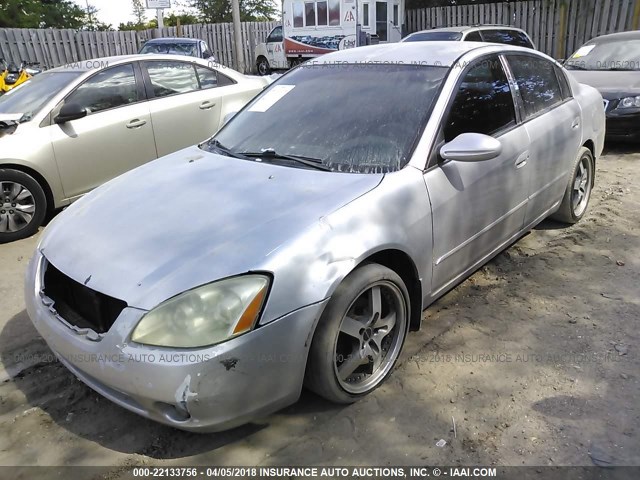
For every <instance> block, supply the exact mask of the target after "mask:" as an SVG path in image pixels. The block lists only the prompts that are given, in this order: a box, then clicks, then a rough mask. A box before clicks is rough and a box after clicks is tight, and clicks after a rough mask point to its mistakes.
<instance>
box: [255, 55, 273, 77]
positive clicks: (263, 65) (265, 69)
mask: <svg viewBox="0 0 640 480" xmlns="http://www.w3.org/2000/svg"><path fill="white" fill-rule="evenodd" d="M256 67H257V68H258V74H260V75H269V74H270V73H271V67H270V66H269V61H268V60H267V59H266V58H265V57H259V58H258V61H257V62H256Z"/></svg>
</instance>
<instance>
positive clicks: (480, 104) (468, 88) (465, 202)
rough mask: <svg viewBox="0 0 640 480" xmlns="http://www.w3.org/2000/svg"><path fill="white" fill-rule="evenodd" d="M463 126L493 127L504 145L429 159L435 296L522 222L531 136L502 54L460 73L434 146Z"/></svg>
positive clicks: (488, 131)
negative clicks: (491, 153)
mask: <svg viewBox="0 0 640 480" xmlns="http://www.w3.org/2000/svg"><path fill="white" fill-rule="evenodd" d="M462 133H481V134H485V135H490V136H492V137H494V138H496V139H498V140H500V142H501V143H502V146H503V150H502V153H501V154H500V155H499V156H498V157H496V158H494V159H491V160H487V161H481V162H455V161H443V160H442V158H440V156H439V155H438V154H437V153H434V155H432V158H431V159H430V164H429V168H428V169H427V172H426V173H425V177H424V178H425V182H426V184H427V188H428V191H429V197H430V200H431V206H432V212H433V261H434V265H433V284H432V291H433V292H434V293H433V294H434V296H435V295H437V294H438V293H439V292H440V291H442V290H445V289H446V288H448V287H450V286H452V285H453V284H454V283H455V282H456V281H457V280H458V279H460V278H461V277H462V276H463V275H464V274H465V273H466V272H468V271H469V269H470V268H472V267H474V266H476V265H478V263H479V262H482V261H484V259H486V257H487V256H488V255H489V254H491V253H492V252H493V251H495V250H496V249H497V248H498V247H499V246H501V245H503V244H504V243H505V242H508V241H509V240H510V239H512V238H514V236H515V235H517V234H518V233H519V232H520V231H521V229H522V227H523V223H524V215H525V211H526V204H527V192H528V182H529V180H528V177H529V169H528V168H527V156H528V145H529V138H528V135H527V131H526V129H525V128H524V127H523V126H522V125H520V124H519V123H518V116H517V111H516V108H515V105H514V95H513V92H512V90H511V87H510V83H509V81H508V77H507V75H506V72H505V70H504V68H503V63H502V61H501V59H500V58H499V57H498V56H490V57H484V58H483V59H481V60H478V61H476V62H474V63H473V64H471V65H470V66H468V67H467V68H466V69H465V71H464V72H463V73H462V78H461V80H460V83H459V85H458V89H457V92H456V94H455V98H454V99H453V101H452V102H451V104H450V106H449V111H448V113H447V114H446V116H445V120H444V122H443V126H442V130H441V132H440V141H439V142H437V149H436V152H437V151H438V150H439V147H440V146H441V145H442V144H444V143H445V142H450V141H451V140H453V139H454V138H456V137H457V136H458V135H460V134H462Z"/></svg>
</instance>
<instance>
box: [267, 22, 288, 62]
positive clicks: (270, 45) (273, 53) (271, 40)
mask: <svg viewBox="0 0 640 480" xmlns="http://www.w3.org/2000/svg"><path fill="white" fill-rule="evenodd" d="M283 41H284V39H283V36H282V27H276V28H274V29H273V30H272V31H271V33H270V34H269V36H268V37H267V40H266V47H267V60H268V61H269V67H271V68H272V69H280V68H282V69H284V68H287V59H286V56H285V54H284V43H283Z"/></svg>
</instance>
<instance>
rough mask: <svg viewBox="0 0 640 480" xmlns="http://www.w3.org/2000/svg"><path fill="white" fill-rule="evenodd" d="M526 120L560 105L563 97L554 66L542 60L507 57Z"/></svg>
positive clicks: (531, 57) (525, 57)
mask: <svg viewBox="0 0 640 480" xmlns="http://www.w3.org/2000/svg"><path fill="white" fill-rule="evenodd" d="M507 58H508V60H509V65H510V66H511V71H512V72H513V76H514V77H515V80H516V82H517V84H518V88H519V90H520V95H521V97H522V101H523V103H524V110H525V113H526V117H527V118H531V117H535V116H536V115H538V114H539V113H541V112H543V111H544V110H547V109H549V108H552V107H554V106H555V105H557V104H559V103H562V101H563V95H562V91H561V90H560V82H559V81H558V76H557V75H556V71H555V68H556V67H555V65H554V64H553V63H551V62H550V61H548V60H545V59H544V58H538V57H533V56H529V55H508V56H507Z"/></svg>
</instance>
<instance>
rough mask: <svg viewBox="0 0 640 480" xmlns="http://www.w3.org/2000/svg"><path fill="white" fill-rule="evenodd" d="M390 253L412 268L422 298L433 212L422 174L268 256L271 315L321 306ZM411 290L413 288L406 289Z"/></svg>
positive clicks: (321, 222) (402, 177) (370, 196)
mask: <svg viewBox="0 0 640 480" xmlns="http://www.w3.org/2000/svg"><path fill="white" fill-rule="evenodd" d="M386 250H396V251H400V252H403V253H405V254H406V255H407V256H408V257H409V258H410V259H411V260H412V262H413V263H414V265H415V267H416V270H417V272H418V276H419V278H420V280H421V285H422V298H424V297H425V296H426V293H427V291H428V290H429V289H430V287H431V274H432V272H431V264H432V262H431V255H432V233H431V207H430V203H429V199H428V195H427V191H426V185H425V183H424V180H423V178H422V172H421V171H419V170H417V169H415V168H413V167H407V168H405V169H403V170H401V171H399V172H395V173H392V174H388V175H386V176H385V178H384V179H383V181H382V182H381V184H380V185H379V186H378V187H377V188H375V189H373V190H371V191H369V192H368V193H366V194H364V195H362V196H361V197H359V198H357V199H355V200H353V201H352V202H350V203H349V204H347V205H345V206H344V207H342V208H340V209H339V210H337V211H335V212H333V213H332V214H330V215H327V216H325V217H321V218H319V219H318V221H317V222H316V223H315V224H314V225H313V226H312V227H311V228H309V229H307V231H306V232H305V233H304V234H303V235H300V236H299V237H297V238H296V239H294V240H292V241H290V242H288V243H286V244H284V245H282V246H281V247H279V248H278V249H277V250H276V251H274V252H271V254H269V255H268V256H267V259H269V260H268V261H267V262H266V263H265V265H264V269H265V270H268V271H272V272H274V282H273V286H272V290H271V294H270V297H269V301H268V303H267V306H266V309H265V314H264V316H263V320H262V323H269V322H270V321H272V320H274V319H275V318H272V317H270V315H269V311H293V310H296V309H298V308H300V307H303V306H306V305H311V304H314V303H317V302H320V301H323V300H325V299H327V298H329V297H331V295H332V294H333V292H334V291H335V289H336V288H337V286H338V285H339V284H340V282H342V280H343V279H344V278H345V277H346V276H347V275H348V274H349V273H350V272H351V271H353V270H354V269H355V268H356V267H357V266H358V265H360V264H361V263H362V262H363V261H364V260H366V259H367V258H369V257H371V256H372V255H375V254H377V253H380V252H382V251H386ZM408 287H409V288H411V286H408Z"/></svg>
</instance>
